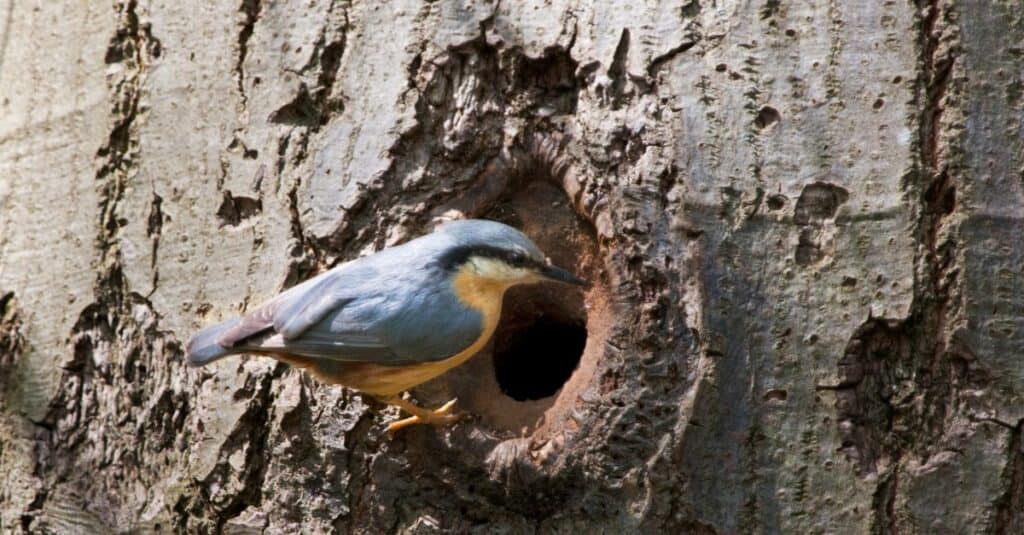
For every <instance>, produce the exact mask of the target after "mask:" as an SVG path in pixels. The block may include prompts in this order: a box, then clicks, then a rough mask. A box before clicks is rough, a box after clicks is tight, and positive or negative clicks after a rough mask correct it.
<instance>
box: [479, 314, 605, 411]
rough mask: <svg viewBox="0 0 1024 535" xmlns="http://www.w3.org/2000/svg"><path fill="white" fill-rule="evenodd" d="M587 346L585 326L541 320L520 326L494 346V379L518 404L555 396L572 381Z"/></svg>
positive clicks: (496, 340) (540, 318)
mask: <svg viewBox="0 0 1024 535" xmlns="http://www.w3.org/2000/svg"><path fill="white" fill-rule="evenodd" d="M586 344H587V328H586V326H585V325H583V323H575V322H566V321H559V320H555V319H554V318H551V317H549V316H541V317H539V318H537V320H536V321H535V322H533V323H530V324H526V325H521V326H517V328H515V329H514V330H511V331H510V332H508V333H506V335H505V336H503V337H501V338H500V339H495V344H494V375H495V379H497V381H498V386H499V387H500V388H501V391H502V392H503V393H504V394H505V395H507V396H509V397H510V398H512V399H514V400H516V401H527V400H535V399H543V398H546V397H548V396H552V395H554V394H555V392H558V389H560V388H562V385H564V384H565V382H566V381H568V380H569V377H570V376H572V372H573V371H575V370H576V366H577V365H578V364H579V363H580V357H581V356H582V355H583V348H584V347H585V346H586Z"/></svg>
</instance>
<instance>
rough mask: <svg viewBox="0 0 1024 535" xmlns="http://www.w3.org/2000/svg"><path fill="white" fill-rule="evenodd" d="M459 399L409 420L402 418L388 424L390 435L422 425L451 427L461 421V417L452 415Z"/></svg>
mask: <svg viewBox="0 0 1024 535" xmlns="http://www.w3.org/2000/svg"><path fill="white" fill-rule="evenodd" d="M456 401H458V400H457V399H453V400H451V401H449V402H448V403H445V404H444V405H441V407H439V408H437V409H435V410H433V411H424V412H423V413H421V414H416V415H413V416H410V417H408V418H402V419H401V420H396V421H394V422H391V423H390V424H388V433H391V434H394V433H396V432H398V431H400V430H402V429H405V428H406V427H409V426H412V425H420V424H430V425H449V424H453V423H455V422H457V421H459V416H458V415H455V414H450V413H451V410H452V407H454V406H455V402H456Z"/></svg>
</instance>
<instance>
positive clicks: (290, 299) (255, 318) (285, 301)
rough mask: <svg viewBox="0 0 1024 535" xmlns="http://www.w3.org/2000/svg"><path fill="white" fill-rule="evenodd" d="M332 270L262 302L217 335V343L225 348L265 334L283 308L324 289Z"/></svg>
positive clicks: (305, 300)
mask: <svg viewBox="0 0 1024 535" xmlns="http://www.w3.org/2000/svg"><path fill="white" fill-rule="evenodd" d="M327 275H330V272H327V273H324V274H322V275H319V276H317V277H314V278H312V279H310V280H308V281H306V282H303V283H301V284H298V285H296V286H293V287H291V288H289V289H288V290H285V291H284V292H282V293H281V294H280V295H278V296H277V297H274V298H273V299H271V300H269V301H267V302H265V303H263V304H261V305H260V306H258V307H257V308H256V309H255V310H252V311H250V312H249V313H248V314H246V315H244V316H242V317H241V318H239V320H238V321H237V322H236V323H235V324H234V325H232V326H231V327H230V328H229V329H226V330H225V331H224V332H222V333H220V334H219V335H218V336H217V340H216V342H217V344H219V345H220V346H222V347H225V348H233V347H235V346H240V345H242V344H243V343H244V342H245V341H246V340H247V339H249V338H252V337H254V336H257V335H261V334H265V333H267V331H269V330H271V329H272V328H275V329H276V327H275V323H276V321H277V318H278V317H280V316H281V313H282V311H283V310H288V309H291V308H294V307H295V305H296V304H302V303H307V302H309V300H310V299H311V298H312V297H313V296H316V295H317V294H318V292H317V290H318V289H322V285H323V282H324V281H325V280H326V279H327V278H328V277H327Z"/></svg>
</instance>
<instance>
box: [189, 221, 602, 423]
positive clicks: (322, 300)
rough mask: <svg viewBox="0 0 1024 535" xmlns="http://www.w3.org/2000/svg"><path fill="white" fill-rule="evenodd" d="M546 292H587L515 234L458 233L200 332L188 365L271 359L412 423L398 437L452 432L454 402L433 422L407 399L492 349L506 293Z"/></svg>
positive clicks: (452, 226) (493, 226)
mask: <svg viewBox="0 0 1024 535" xmlns="http://www.w3.org/2000/svg"><path fill="white" fill-rule="evenodd" d="M545 280H552V281H558V282H564V283H569V284H576V285H580V286H586V285H587V283H586V282H584V281H583V280H580V279H578V278H576V277H575V276H574V275H573V274H571V273H569V272H568V271H566V270H564V269H561V268H558V267H555V266H553V265H551V264H550V262H548V261H547V260H546V259H545V257H544V253H542V252H541V251H540V249H538V248H537V246H536V245H535V244H534V243H533V242H532V241H530V239H529V238H527V237H526V236H525V235H523V233H521V232H519V231H518V230H516V229H514V228H512V227H509V226H507V225H503V224H501V223H496V222H494V221H483V220H467V221H454V222H451V223H447V224H445V225H442V226H441V227H439V228H438V229H437V230H436V231H435V232H434V233H432V234H428V235H426V236H422V237H420V238H417V239H415V240H411V241H409V242H407V243H405V244H402V245H399V246H396V247H391V248H388V249H384V250H382V251H380V252H378V253H376V254H373V255H370V256H366V257H363V258H359V259H356V260H353V261H351V262H347V263H345V264H342V265H340V266H338V267H336V268H334V269H332V270H330V271H328V272H326V273H322V274H320V275H318V276H316V277H313V278H312V279H309V280H308V281H306V282H303V283H302V284H299V285H297V286H294V287H292V288H291V289H289V290H287V291H285V292H284V293H282V294H280V295H278V296H277V297H274V298H273V299H271V300H269V301H267V302H266V303H263V304H261V305H260V306H259V307H257V308H256V309H255V310H253V311H251V312H249V313H248V314H246V315H245V316H242V317H240V318H235V319H231V320H228V321H225V322H223V323H220V324H218V325H214V326H212V327H207V328H205V329H203V330H201V331H199V332H198V333H196V334H195V335H194V336H193V337H192V339H191V340H189V343H188V360H189V363H190V364H192V365H194V366H201V365H204V364H209V363H211V362H213V361H215V360H218V359H221V358H223V357H226V356H228V355H234V354H238V353H251V354H257V355H264V356H269V357H273V358H275V359H277V360H280V361H282V362H286V363H288V364H290V365H292V366H296V367H300V368H305V369H307V370H309V371H310V372H311V373H312V374H313V375H314V376H315V377H316V378H317V379H319V380H321V381H323V382H325V383H329V384H340V385H344V386H346V387H349V388H352V389H355V390H359V391H362V392H365V393H367V394H370V395H372V396H375V397H377V398H379V399H380V400H382V401H384V402H385V403H389V404H391V405H396V406H398V407H400V408H401V409H402V410H404V411H406V412H408V413H409V414H412V417H410V418H405V419H403V420H399V421H396V422H393V423H392V424H391V425H389V426H388V431H392V432H393V431H397V430H399V429H401V428H403V427H406V426H408V425H413V424H420V423H431V424H443V423H450V422H452V421H454V420H455V417H454V416H453V415H451V414H449V413H450V411H451V408H452V406H453V405H454V404H455V400H452V401H449V402H448V403H446V404H445V405H444V406H442V407H441V408H439V409H437V410H429V409H424V408H422V407H418V406H416V405H414V404H412V403H410V402H408V401H406V400H404V399H402V398H401V393H402V392H404V391H406V390H408V389H410V388H412V387H414V386H416V385H418V384H421V383H424V382H426V381H428V380H430V379H433V378H434V377H437V376H438V375H441V374H442V373H444V372H446V371H448V370H450V369H451V368H453V367H455V366H458V365H459V364H462V363H463V362H465V361H466V360H468V359H469V358H470V357H472V356H473V355H475V354H476V353H477V352H479V351H480V350H481V349H483V347H484V345H485V344H486V343H487V341H488V340H489V339H490V337H491V335H492V334H494V329H495V328H496V327H497V325H498V318H499V317H500V316H501V304H502V298H503V296H504V294H505V291H506V290H507V289H509V288H510V287H512V286H514V285H516V284H525V283H534V282H541V281H545Z"/></svg>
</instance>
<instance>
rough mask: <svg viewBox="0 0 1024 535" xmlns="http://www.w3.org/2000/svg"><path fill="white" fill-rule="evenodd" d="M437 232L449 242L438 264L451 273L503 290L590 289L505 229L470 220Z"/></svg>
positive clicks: (524, 240)
mask: <svg viewBox="0 0 1024 535" xmlns="http://www.w3.org/2000/svg"><path fill="white" fill-rule="evenodd" d="M438 232H440V233H444V234H447V235H448V236H450V237H451V238H452V239H451V240H450V241H449V242H448V245H447V247H446V248H445V250H444V251H443V252H442V254H441V264H442V265H444V266H445V267H446V268H447V269H449V270H451V271H452V272H455V273H470V274H472V275H473V276H474V277H478V278H480V279H482V280H484V281H487V282H490V283H494V284H496V285H499V286H503V287H509V286H514V285H516V284H529V283H534V282H544V281H555V282H561V283H566V284H574V285H577V286H584V287H586V286H589V284H588V283H587V282H586V281H584V280H582V279H580V278H578V277H576V276H575V275H573V274H572V273H570V272H569V271H566V270H564V269H562V268H560V267H558V266H555V265H553V264H551V262H550V260H548V259H547V257H545V256H544V253H543V252H541V250H540V248H538V247H537V245H536V244H534V243H533V241H531V240H530V238H527V237H526V235H524V234H523V233H522V232H519V231H518V230H516V229H514V228H512V227H510V226H508V225H504V224H501V223H497V222H494V221H485V220H479V219H470V220H464V221H454V222H451V223H448V224H446V225H444V226H442V227H441V228H439V229H438Z"/></svg>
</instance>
